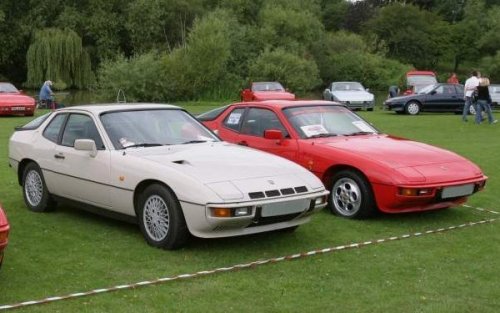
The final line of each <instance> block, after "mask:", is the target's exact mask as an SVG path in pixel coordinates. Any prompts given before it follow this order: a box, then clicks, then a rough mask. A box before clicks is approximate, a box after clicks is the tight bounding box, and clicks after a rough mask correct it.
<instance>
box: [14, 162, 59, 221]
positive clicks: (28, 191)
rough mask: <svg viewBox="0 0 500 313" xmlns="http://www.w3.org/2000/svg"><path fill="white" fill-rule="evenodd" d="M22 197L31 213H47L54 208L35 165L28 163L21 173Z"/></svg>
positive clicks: (40, 172)
mask: <svg viewBox="0 0 500 313" xmlns="http://www.w3.org/2000/svg"><path fill="white" fill-rule="evenodd" d="M22 182H23V183H22V186H23V197H24V203H25V204H26V206H27V207H28V209H30V210H31V211H33V212H48V211H52V210H54V209H55V207H56V202H55V201H54V200H53V199H52V197H51V195H50V193H49V191H48V190H47V185H46V184H45V179H44V178H43V174H42V171H41V170H40V167H39V166H38V164H36V163H33V162H31V163H28V165H26V167H25V168H24V171H23V180H22Z"/></svg>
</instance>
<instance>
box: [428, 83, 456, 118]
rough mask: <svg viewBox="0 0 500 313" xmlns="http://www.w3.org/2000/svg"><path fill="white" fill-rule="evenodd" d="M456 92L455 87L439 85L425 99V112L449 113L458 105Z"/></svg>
mask: <svg viewBox="0 0 500 313" xmlns="http://www.w3.org/2000/svg"><path fill="white" fill-rule="evenodd" d="M456 97H457V94H456V91H455V88H454V86H453V85H439V86H437V87H436V88H434V90H432V91H431V92H430V93H429V94H427V95H426V97H425V104H424V110H425V111H436V112H447V111H453V106H455V105H456Z"/></svg>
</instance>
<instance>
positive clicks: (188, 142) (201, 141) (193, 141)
mask: <svg viewBox="0 0 500 313" xmlns="http://www.w3.org/2000/svg"><path fill="white" fill-rule="evenodd" d="M207 141H213V140H189V141H186V142H183V143H182V144H183V145H187V144H190V143H203V142H207Z"/></svg>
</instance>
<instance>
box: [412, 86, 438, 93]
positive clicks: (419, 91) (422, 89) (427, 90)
mask: <svg viewBox="0 0 500 313" xmlns="http://www.w3.org/2000/svg"><path fill="white" fill-rule="evenodd" d="M436 86H437V85H427V86H424V87H422V88H421V89H420V90H417V91H416V93H419V94H424V93H429V92H431V91H432V90H434V88H436Z"/></svg>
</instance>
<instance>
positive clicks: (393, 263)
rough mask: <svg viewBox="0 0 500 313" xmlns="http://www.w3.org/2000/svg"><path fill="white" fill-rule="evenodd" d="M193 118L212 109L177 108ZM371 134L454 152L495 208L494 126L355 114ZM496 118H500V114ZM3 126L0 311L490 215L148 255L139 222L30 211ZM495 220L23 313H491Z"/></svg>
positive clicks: (498, 265) (429, 215) (203, 243)
mask: <svg viewBox="0 0 500 313" xmlns="http://www.w3.org/2000/svg"><path fill="white" fill-rule="evenodd" d="M182 105H184V106H185V107H186V108H187V109H188V110H190V111H191V112H193V113H200V112H203V111H205V110H208V109H210V108H213V107H214V106H217V105H218V104H217V103H196V104H191V103H182ZM360 115H362V116H363V117H365V118H366V119H367V120H368V121H370V122H372V123H373V124H374V125H375V126H377V127H378V128H379V130H381V131H383V132H387V133H391V134H394V135H397V136H401V137H407V138H411V139H415V140H419V141H423V142H426V143H430V144H434V145H437V146H440V147H443V148H447V149H449V150H452V151H455V152H457V153H459V154H461V155H463V156H465V157H467V158H469V159H470V160H472V161H474V162H475V163H477V164H478V165H479V166H480V167H481V168H482V169H483V171H484V172H485V173H486V175H488V176H489V180H488V183H487V187H486V189H485V190H484V191H483V192H481V193H478V194H476V195H474V196H473V197H471V198H470V199H469V202H468V204H469V205H471V206H474V207H483V208H489V209H493V210H496V211H500V200H499V198H498V197H499V195H497V194H496V193H497V192H498V191H499V190H500V153H499V151H500V125H499V124H497V125H487V124H486V125H474V124H473V123H471V122H469V123H462V122H461V118H460V116H457V115H453V114H422V115H419V116H400V115H396V114H394V113H393V112H386V111H382V110H376V111H374V112H361V113H360ZM496 115H497V118H498V117H500V114H499V113H498V112H496ZM28 120H30V119H29V118H22V117H2V118H0V177H1V183H0V201H1V202H2V203H3V206H4V209H5V211H6V212H7V215H8V218H9V221H10V224H11V234H10V244H9V246H8V248H7V251H6V258H5V262H4V266H3V268H2V270H1V271H0V306H1V305H5V304H11V303H16V302H21V301H27V300H37V299H41V298H45V297H49V296H59V295H65V294H69V293H74V292H84V291H89V290H92V289H97V288H106V287H111V286H115V285H122V284H128V283H135V282H139V281H144V280H152V279H156V278H160V277H170V276H175V275H178V274H184V273H194V272H196V271H201V270H210V269H214V268H218V267H224V266H231V265H234V264H238V263H246V262H251V261H255V260H259V259H266V258H272V257H278V256H283V255H290V254H294V253H298V252H307V251H310V250H314V249H321V248H327V247H334V246H339V245H345V244H350V243H355V242H365V241H367V240H374V239H379V238H388V237H391V236H400V235H403V234H407V233H414V232H419V231H425V230H433V229H437V228H440V227H448V226H452V225H459V224H462V223H466V222H474V221H479V220H483V219H489V218H495V217H496V218H500V215H496V216H495V215H494V214H491V213H487V212H480V211H478V210H475V209H471V208H466V207H457V208H452V209H448V210H441V211H436V212H426V213H422V214H404V215H389V216H388V215H381V216H378V217H376V218H374V219H370V220H362V221H351V220H346V219H341V218H339V217H335V216H333V215H331V214H330V213H328V212H327V211H326V210H324V211H322V212H320V213H319V214H316V215H315V216H314V217H313V220H312V222H311V223H309V224H306V225H303V226H301V227H299V228H298V229H297V231H295V232H294V233H283V232H275V233H267V234H260V235H255V236H248V237H238V238H226V239H217V240H202V239H192V240H191V241H190V242H189V244H188V246H187V247H185V248H183V249H181V250H178V251H164V250H159V249H155V248H152V247H150V246H148V245H147V244H146V243H145V241H144V240H143V238H142V235H141V233H140V231H139V228H138V227H137V226H135V225H130V224H126V223H123V222H119V221H115V220H111V219H107V218H104V217H100V216H96V215H93V214H90V213H87V212H84V211H80V210H77V209H74V208H71V207H66V206H59V207H58V209H57V210H56V211H55V212H52V213H42V214H37V213H33V212H30V211H28V210H27V208H26V207H25V205H24V203H23V199H22V194H21V188H20V186H19V185H18V184H17V179H16V177H15V175H14V173H13V171H12V169H10V168H9V167H8V160H7V156H8V139H9V136H10V134H11V133H12V131H13V128H14V126H16V125H20V124H23V123H25V122H27V121H28ZM499 242H500V220H499V221H495V222H493V223H488V224H483V225H477V226H473V227H465V228H462V229H458V230H453V231H448V232H443V233H438V234H430V235H425V236H419V237H412V238H409V239H405V240H398V241H391V242H387V243H382V244H377V245H369V246H366V247H363V248H358V249H349V250H343V251H338V252H334V253H329V254H323V255H318V256H311V257H307V258H301V259H298V260H293V261H284V262H279V263H275V264H269V265H263V266H258V267H255V268H252V269H245V270H239V271H236V272H226V273H221V274H215V275H210V276H205V277H199V278H194V279H186V280H178V281H172V282H167V283H164V284H159V285H154V286H146V287H140V288H135V289H128V290H121V291H117V292H112V293H104V294H100V295H96V296H91V297H84V298H79V299H73V300H65V301H59V302H54V303H51V304H44V305H38V306H31V307H26V308H23V309H20V310H19V311H29V312H492V313H493V312H495V313H496V312H500V297H499V295H500V287H499V272H500V245H499Z"/></svg>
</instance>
